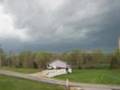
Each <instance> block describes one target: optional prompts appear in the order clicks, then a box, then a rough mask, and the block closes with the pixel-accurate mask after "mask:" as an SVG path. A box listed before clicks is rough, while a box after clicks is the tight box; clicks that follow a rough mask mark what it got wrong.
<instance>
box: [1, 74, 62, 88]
mask: <svg viewBox="0 0 120 90" xmlns="http://www.w3.org/2000/svg"><path fill="white" fill-rule="evenodd" d="M0 90H64V89H63V87H61V86H56V85H49V84H45V83H38V82H34V81H29V80H23V79H17V78H13V77H6V76H0Z"/></svg>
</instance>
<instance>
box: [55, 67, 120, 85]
mask: <svg viewBox="0 0 120 90" xmlns="http://www.w3.org/2000/svg"><path fill="white" fill-rule="evenodd" d="M56 78H58V79H62V80H66V78H68V79H69V80H70V81H75V82H82V83H97V84H117V85H120V70H107V69H103V70H74V71H73V73H72V74H68V75H62V76H59V77H56Z"/></svg>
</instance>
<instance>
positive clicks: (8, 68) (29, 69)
mask: <svg viewBox="0 0 120 90" xmlns="http://www.w3.org/2000/svg"><path fill="white" fill-rule="evenodd" d="M0 69H1V70H9V71H15V72H20V73H26V74H29V73H35V72H40V70H39V69H33V68H14V67H0Z"/></svg>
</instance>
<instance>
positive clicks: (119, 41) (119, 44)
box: [118, 37, 120, 50]
mask: <svg viewBox="0 0 120 90" xmlns="http://www.w3.org/2000/svg"><path fill="white" fill-rule="evenodd" d="M118 49H119V50H120V37H119V38H118Z"/></svg>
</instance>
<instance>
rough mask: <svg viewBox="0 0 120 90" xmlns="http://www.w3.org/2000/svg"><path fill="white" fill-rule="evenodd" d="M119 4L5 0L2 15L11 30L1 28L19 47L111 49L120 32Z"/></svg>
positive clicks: (78, 0) (110, 0) (97, 0)
mask: <svg viewBox="0 0 120 90" xmlns="http://www.w3.org/2000/svg"><path fill="white" fill-rule="evenodd" d="M2 1H3V0H2ZM119 3H120V1H119V0H114V1H113V0H74V1H73V0H12V1H11V0H4V1H3V4H2V6H3V7H4V9H2V10H4V12H3V11H1V9H0V17H4V19H6V20H7V23H5V24H4V23H3V24H4V25H7V26H8V28H12V29H10V30H8V29H7V27H5V26H4V25H2V26H3V28H5V29H6V33H5V34H2V33H4V31H3V30H2V29H0V34H2V35H3V36H4V38H9V39H10V38H11V39H10V40H11V41H14V42H16V41H17V42H19V45H21V47H20V48H22V46H23V47H25V46H26V47H29V48H32V49H46V50H53V51H54V50H57V49H58V50H68V49H72V48H103V49H104V48H106V49H112V48H114V47H116V46H115V44H116V43H115V42H116V40H117V38H118V36H119V34H120V30H119V29H120V27H119V23H120V19H119V18H120V16H119V15H120V13H119V11H120V5H119ZM1 15H2V16H1ZM0 19H1V18H0ZM0 21H1V20H0ZM4 21H5V20H4ZM3 36H1V37H0V38H3ZM2 41H3V40H2ZM23 42H24V43H23ZM108 45H109V46H108ZM6 47H9V46H6ZM15 48H18V47H17V45H16V47H15Z"/></svg>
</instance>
